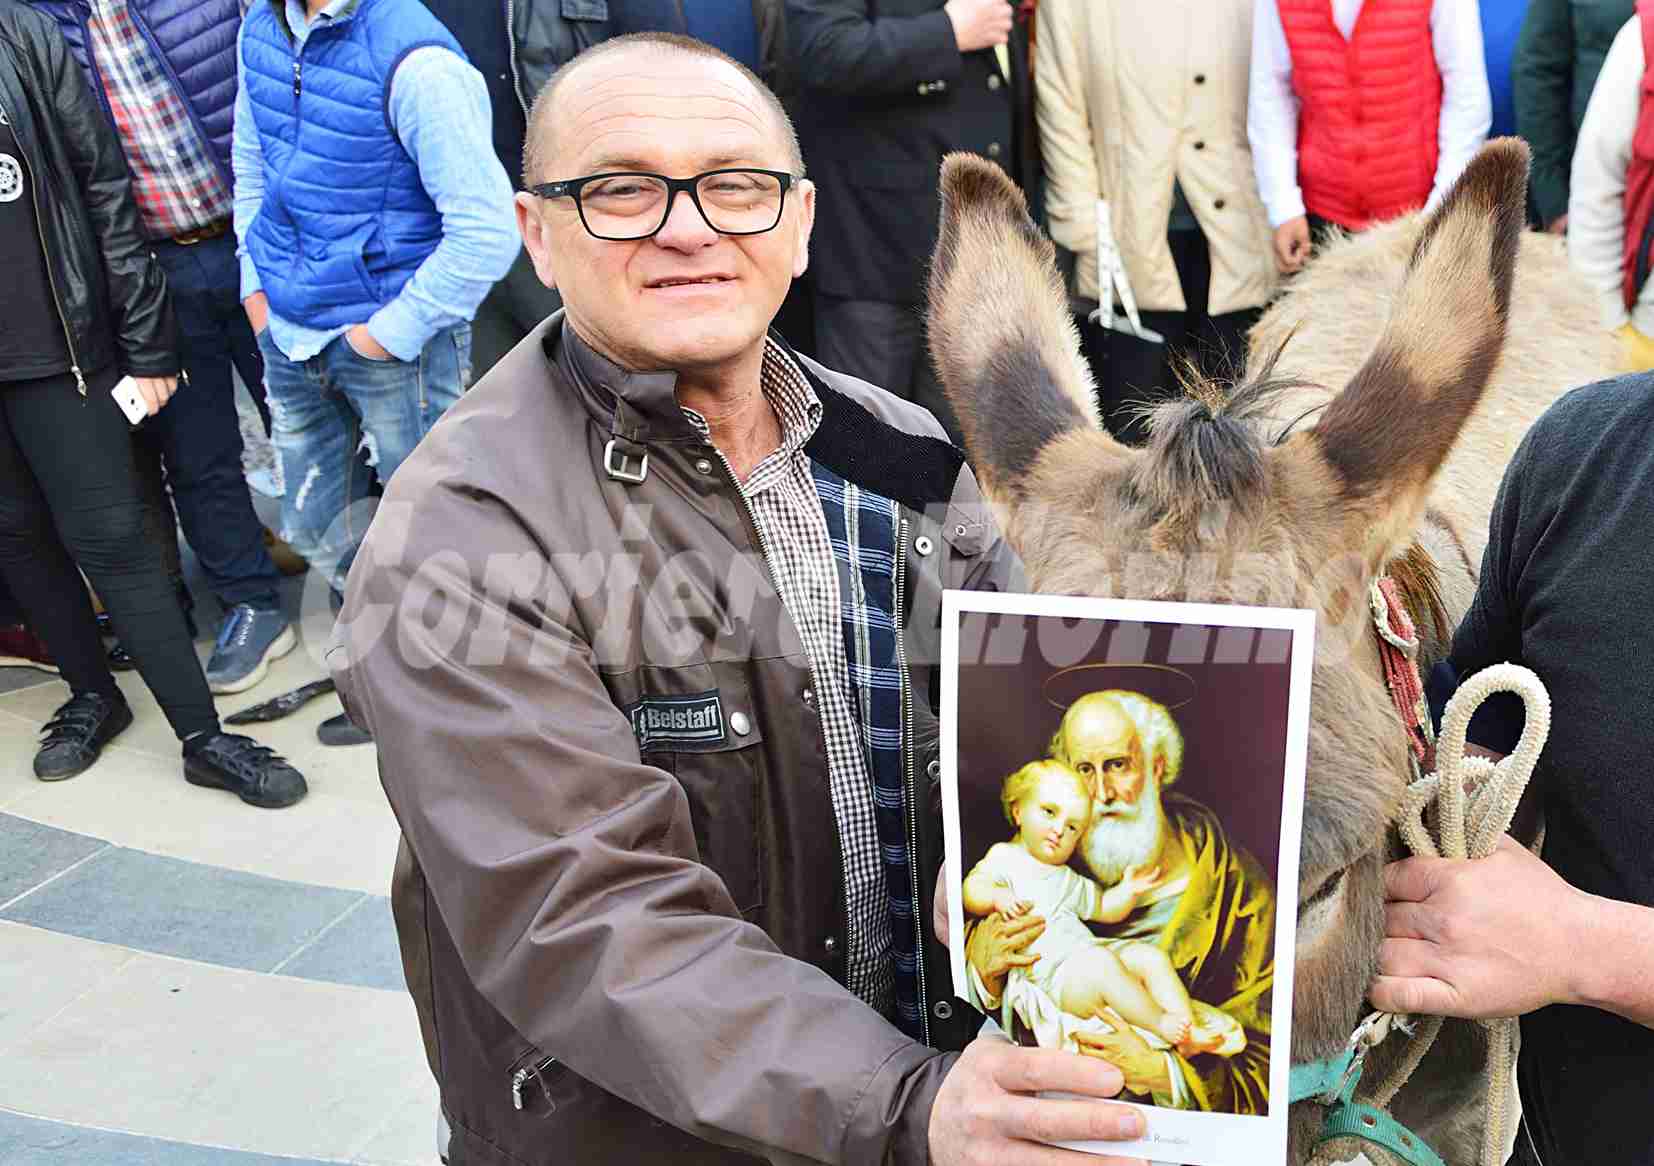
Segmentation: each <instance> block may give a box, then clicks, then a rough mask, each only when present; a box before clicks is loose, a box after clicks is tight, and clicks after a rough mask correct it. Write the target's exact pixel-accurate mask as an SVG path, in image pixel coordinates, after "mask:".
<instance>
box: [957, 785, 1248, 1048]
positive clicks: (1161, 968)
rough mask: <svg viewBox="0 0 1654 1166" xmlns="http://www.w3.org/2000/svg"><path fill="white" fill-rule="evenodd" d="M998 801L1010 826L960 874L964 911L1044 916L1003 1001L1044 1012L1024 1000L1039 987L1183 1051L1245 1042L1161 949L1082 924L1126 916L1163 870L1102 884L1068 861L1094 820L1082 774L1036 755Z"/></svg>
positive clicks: (1070, 1005) (1064, 1007) (1063, 1002)
mask: <svg viewBox="0 0 1654 1166" xmlns="http://www.w3.org/2000/svg"><path fill="white" fill-rule="evenodd" d="M1000 803H1001V805H1002V807H1003V808H1004V811H1005V817H1006V819H1007V820H1008V821H1009V822H1010V824H1011V825H1012V826H1013V827H1014V828H1015V830H1016V834H1015V836H1014V837H1012V839H1011V840H1010V841H1009V842H998V843H995V844H994V845H993V846H991V847H989V849H988V853H987V854H986V855H984V856H983V858H982V860H981V861H980V862H978V863H977V864H976V866H975V867H974V868H972V870H971V872H970V874H968V875H967V876H966V877H965V880H964V886H963V888H962V891H963V894H962V899H963V904H964V908H965V911H966V912H967V913H968V914H971V915H976V916H982V915H990V914H992V913H994V912H995V911H997V912H999V913H1000V914H1001V915H1004V916H1006V917H1008V918H1014V917H1018V916H1022V915H1026V914H1027V913H1028V912H1030V911H1033V912H1035V913H1037V914H1038V915H1040V916H1041V917H1043V918H1044V920H1045V931H1044V933H1043V934H1041V935H1040V937H1039V938H1038V939H1037V940H1035V941H1034V944H1033V945H1032V946H1031V947H1030V948H1029V954H1030V955H1033V956H1035V957H1037V958H1036V959H1035V960H1034V962H1033V963H1032V965H1031V966H1028V967H1018V968H1013V969H1012V970H1011V972H1010V976H1009V979H1008V980H1007V983H1006V993H1005V1004H1006V1007H1007V1008H1013V1009H1015V1008H1019V1007H1021V1006H1022V1005H1024V1004H1026V1005H1028V1006H1029V1010H1031V1011H1036V1012H1038V1011H1042V1010H1048V1008H1049V1005H1047V1004H1045V1002H1044V1001H1042V1000H1039V999H1038V998H1033V999H1030V996H1031V992H1030V990H1031V989H1037V990H1038V992H1039V993H1041V994H1043V996H1044V997H1045V999H1046V1000H1049V1001H1051V1002H1053V1003H1054V1004H1055V1005H1056V1007H1057V1008H1059V1009H1061V1011H1063V1012H1065V1013H1068V1014H1070V1015H1071V1016H1073V1017H1077V1018H1080V1019H1082V1020H1101V1019H1102V1018H1103V1016H1104V1012H1105V1010H1106V1009H1113V1010H1114V1012H1116V1013H1117V1014H1118V1015H1119V1016H1120V1017H1122V1018H1124V1019H1125V1020H1126V1021H1127V1022H1128V1023H1130V1024H1131V1025H1133V1026H1134V1027H1136V1028H1138V1029H1140V1030H1143V1031H1145V1032H1147V1033H1153V1034H1155V1035H1157V1036H1158V1037H1159V1038H1160V1040H1162V1041H1164V1042H1165V1044H1166V1045H1167V1046H1169V1047H1171V1048H1174V1049H1176V1050H1177V1051H1178V1052H1179V1053H1181V1054H1183V1055H1184V1056H1186V1057H1187V1056H1193V1055H1195V1054H1198V1053H1214V1054H1216V1055H1218V1056H1222V1057H1232V1056H1234V1055H1235V1054H1236V1053H1238V1052H1240V1051H1241V1050H1242V1049H1244V1048H1245V1047H1246V1032H1245V1030H1244V1029H1243V1028H1242V1027H1241V1025H1240V1023H1239V1022H1238V1021H1236V1020H1235V1019H1234V1017H1232V1016H1229V1015H1228V1014H1227V1013H1225V1012H1223V1011H1221V1010H1219V1009H1217V1008H1214V1007H1212V1006H1211V1005H1209V1004H1204V1003H1201V1002H1199V1001H1194V1000H1191V999H1190V998H1189V993H1188V990H1187V989H1186V988H1185V987H1184V986H1183V981H1182V980H1181V979H1180V978H1179V977H1178V974H1177V969H1175V968H1174V967H1173V966H1172V963H1171V960H1170V959H1169V958H1167V956H1166V953H1165V952H1163V951H1161V950H1160V949H1159V948H1157V947H1155V946H1153V945H1152V944H1147V943H1142V942H1139V941H1136V940H1119V939H1116V940H1110V939H1100V938H1098V937H1097V936H1095V935H1093V934H1092V932H1091V930H1090V928H1088V927H1086V922H1087V921H1090V922H1094V923H1118V922H1120V921H1121V920H1123V919H1125V918H1126V916H1128V915H1130V914H1131V912H1132V910H1133V909H1135V908H1136V906H1137V904H1138V900H1139V899H1141V898H1142V896H1143V895H1144V894H1145V893H1147V892H1148V891H1150V890H1152V889H1153V888H1154V886H1155V885H1156V883H1158V882H1159V880H1160V871H1159V870H1158V869H1152V870H1141V869H1138V868H1135V867H1133V868H1130V869H1128V870H1126V871H1125V872H1124V874H1123V875H1122V876H1121V878H1120V881H1119V882H1118V883H1116V884H1115V885H1114V886H1112V887H1108V888H1107V889H1104V888H1103V887H1102V886H1101V885H1099V884H1098V883H1097V882H1095V881H1094V880H1092V879H1089V878H1086V877H1085V876H1084V875H1081V874H1079V873H1078V872H1076V871H1074V870H1073V869H1072V868H1070V867H1069V866H1068V860H1069V858H1070V857H1072V856H1073V854H1074V848H1075V847H1076V846H1077V845H1078V844H1079V841H1080V838H1081V836H1082V835H1083V834H1084V833H1085V831H1086V829H1087V828H1088V827H1089V826H1090V824H1091V814H1092V801H1091V791H1090V789H1089V788H1088V787H1087V785H1086V783H1085V780H1084V779H1083V778H1082V777H1080V775H1079V774H1077V773H1075V772H1074V771H1073V770H1072V769H1069V768H1068V767H1067V766H1066V765H1063V764H1061V763H1059V762H1056V761H1035V762H1033V763H1031V764H1029V765H1025V766H1023V767H1022V768H1021V769H1019V770H1017V771H1016V772H1015V773H1013V774H1011V775H1010V776H1009V777H1007V778H1006V779H1005V784H1004V786H1003V788H1002V789H1001V792H1000ZM1024 1020H1025V1021H1026V1022H1028V1023H1029V1026H1030V1027H1031V1028H1034V1029H1035V1030H1036V1032H1037V1031H1038V1030H1039V1029H1040V1027H1041V1026H1040V1025H1038V1024H1035V1023H1034V1022H1033V1019H1032V1018H1031V1017H1029V1016H1027V1015H1024ZM1104 1023H1106V1021H1104ZM1066 1032H1067V1029H1066V1028H1065V1029H1064V1035H1065V1036H1066ZM1042 1043H1044V1042H1043V1040H1042Z"/></svg>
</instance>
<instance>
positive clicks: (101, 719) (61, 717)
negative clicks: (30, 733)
mask: <svg viewBox="0 0 1654 1166" xmlns="http://www.w3.org/2000/svg"><path fill="white" fill-rule="evenodd" d="M131 723H132V709H131V707H130V706H129V705H128V704H127V703H126V698H125V697H123V696H119V695H117V696H103V695H102V694H100V693H96V692H82V693H78V694H76V695H75V696H72V697H70V698H69V700H68V701H67V702H66V703H65V704H63V705H62V706H61V707H59V708H58V710H57V712H55V713H53V714H52V719H51V720H49V721H47V722H46V726H45V728H43V729H41V733H42V737H41V739H40V752H38V753H36V754H35V755H34V775H35V776H36V777H38V778H39V779H40V780H41V781H66V780H68V779H69V778H71V777H78V776H79V775H80V774H82V773H85V772H86V771H87V770H88V769H90V768H91V766H92V762H94V761H96V760H97V759H98V754H100V753H102V752H103V747H104V746H105V745H107V744H109V742H110V741H111V740H113V739H114V737H115V735H116V734H117V733H119V732H120V731H121V730H122V729H124V728H126V727H127V726H128V725H130V724H131Z"/></svg>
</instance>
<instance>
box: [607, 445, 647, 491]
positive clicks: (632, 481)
mask: <svg viewBox="0 0 1654 1166" xmlns="http://www.w3.org/2000/svg"><path fill="white" fill-rule="evenodd" d="M618 441H619V438H614V437H611V438H610V439H609V444H608V445H605V446H604V447H603V469H604V470H605V471H606V472H607V473H608V475H609V477H611V478H613V479H614V480H615V481H617V482H625V483H626V484H627V485H629V486H637V485H641V484H642V483H643V480H644V479H645V478H647V477H648V476H649V451H648V450H642V451H640V452H638V453H631V452H629V451H627V450H623V449H618V448H616V445H617V443H618ZM627 444H628V445H630V444H631V443H630V442H628V443H627ZM633 461H635V462H636V463H637V469H635V470H633V469H630V468H629V465H630V463H632V462H633Z"/></svg>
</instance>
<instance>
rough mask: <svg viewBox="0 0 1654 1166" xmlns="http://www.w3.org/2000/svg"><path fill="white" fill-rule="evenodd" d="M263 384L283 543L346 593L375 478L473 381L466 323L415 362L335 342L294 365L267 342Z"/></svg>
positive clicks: (386, 473) (388, 472)
mask: <svg viewBox="0 0 1654 1166" xmlns="http://www.w3.org/2000/svg"><path fill="white" fill-rule="evenodd" d="M258 344H259V349H260V351H262V352H263V353H264V383H265V388H266V391H267V394H268V400H269V403H270V417H271V424H272V431H271V435H270V436H271V440H272V441H273V442H274V444H275V447H276V452H277V453H279V454H280V455H281V468H282V476H283V478H284V479H285V480H286V484H287V493H286V495H285V496H284V497H283V498H282V501H281V519H282V537H283V538H285V539H286V540H287V541H288V542H290V543H291V544H292V545H293V549H294V550H296V551H297V552H298V553H299V554H301V555H303V556H304V557H305V558H306V559H308V560H309V561H310V565H311V567H312V568H313V569H315V570H317V571H319V572H321V574H322V577H323V578H324V579H326V580H327V581H328V584H329V585H330V586H332V587H333V588H334V589H335V590H337V591H343V590H344V585H345V577H346V576H347V575H348V574H349V573H350V564H351V560H352V559H354V558H355V555H356V548H357V546H358V545H359V544H360V543H361V541H362V536H363V535H364V534H366V533H367V520H366V517H365V516H364V514H365V509H366V508H364V507H361V506H359V505H357V503H360V502H362V501H363V500H364V499H366V498H367V497H368V495H369V488H370V486H371V484H372V479H373V477H374V475H375V474H377V475H378V477H379V480H380V481H381V482H389V481H390V479H391V476H392V475H393V474H395V473H396V469H397V467H398V466H400V465H401V464H402V463H403V462H404V461H405V460H406V459H407V457H408V455H409V454H410V453H412V452H413V450H414V446H416V445H418V444H419V440H420V438H422V437H424V436H425V434H426V433H428V432H430V429H431V426H433V425H435V424H436V422H437V419H438V418H439V417H441V416H442V414H443V413H445V412H446V411H447V409H448V407H449V406H450V405H452V404H453V403H454V402H455V401H457V400H459V399H460V396H461V394H463V393H464V392H465V389H466V387H467V386H468V385H469V384H470V381H471V326H470V325H469V324H458V325H455V326H454V327H452V328H447V329H444V330H443V331H441V332H438V333H437V334H436V335H435V336H433V337H431V339H430V340H428V341H427V342H426V344H425V348H424V349H423V351H421V352H420V354H419V359H417V360H412V361H401V360H372V359H369V358H368V357H365V356H362V355H360V354H358V353H357V352H356V350H355V349H354V348H352V347H351V346H350V342H349V340H347V339H346V338H345V337H344V336H342V335H341V336H338V337H336V338H335V339H334V340H333V341H332V343H330V344H329V345H328V346H327V347H326V348H324V349H322V351H321V352H319V353H317V354H316V355H315V356H313V357H311V358H310V359H309V360H306V361H299V362H295V361H291V360H288V359H287V357H286V356H285V355H284V354H283V353H282V351H281V350H280V349H279V348H277V347H276V346H275V344H274V343H272V342H271V340H270V330H269V329H268V328H266V329H265V330H264V331H263V332H261V333H260V334H259V337H258Z"/></svg>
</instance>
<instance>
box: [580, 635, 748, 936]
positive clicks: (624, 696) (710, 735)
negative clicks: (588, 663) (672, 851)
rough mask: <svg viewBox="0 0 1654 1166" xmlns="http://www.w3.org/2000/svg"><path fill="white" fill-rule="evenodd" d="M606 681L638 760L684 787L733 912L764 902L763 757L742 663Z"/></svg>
mask: <svg viewBox="0 0 1654 1166" xmlns="http://www.w3.org/2000/svg"><path fill="white" fill-rule="evenodd" d="M607 679H608V682H609V685H610V691H611V693H613V694H614V696H615V699H616V703H617V704H618V705H620V706H621V708H622V709H623V711H624V712H625V713H626V715H627V717H628V718H629V719H630V721H631V723H632V732H633V733H634V735H635V736H636V737H637V742H638V752H639V754H640V756H641V759H642V761H643V763H644V764H645V765H652V766H655V767H656V768H658V769H662V770H665V771H666V772H667V773H670V774H671V775H672V776H673V777H674V778H675V779H677V782H678V785H679V786H681V787H682V788H683V792H684V796H685V798H686V799H687V800H688V802H689V820H690V825H691V827H692V828H693V830H694V834H695V850H696V857H697V858H698V859H699V861H700V862H701V863H703V864H704V865H705V866H707V867H708V868H709V869H710V870H711V871H712V872H713V873H714V874H716V875H717V876H718V877H719V878H720V879H722V880H723V883H724V886H725V887H727V888H728V890H729V895H730V898H731V899H732V900H734V902H735V907H736V909H737V910H738V911H740V912H741V913H742V914H743V915H746V914H749V913H750V912H752V911H755V910H756V909H757V908H758V907H760V906H762V905H763V902H764V889H763V887H764V879H763V869H764V843H763V834H764V823H763V822H761V821H760V806H761V804H762V800H763V799H762V794H761V791H762V790H763V788H764V778H765V771H766V760H765V757H764V734H763V730H762V729H760V727H759V725H758V717H757V715H756V713H755V711H754V708H753V702H752V692H751V686H750V685H749V683H748V679H747V675H746V666H745V663H744V662H739V661H734V662H718V663H703V664H695V665H690V666H688V667H683V668H672V669H655V668H641V669H639V670H637V671H636V672H631V673H627V674H625V675H621V676H611V677H609V678H607Z"/></svg>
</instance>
